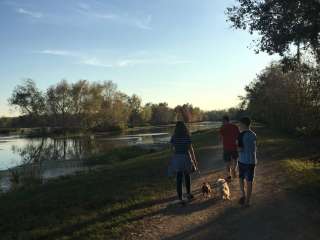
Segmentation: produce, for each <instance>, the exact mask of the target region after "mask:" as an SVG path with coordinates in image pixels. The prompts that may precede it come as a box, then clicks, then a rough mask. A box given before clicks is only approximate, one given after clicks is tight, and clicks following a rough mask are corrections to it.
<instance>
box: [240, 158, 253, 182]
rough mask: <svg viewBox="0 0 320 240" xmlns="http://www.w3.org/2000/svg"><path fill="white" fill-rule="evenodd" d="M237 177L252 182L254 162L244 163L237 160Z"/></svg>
mask: <svg viewBox="0 0 320 240" xmlns="http://www.w3.org/2000/svg"><path fill="white" fill-rule="evenodd" d="M238 167H239V178H242V179H246V180H247V181H248V182H253V178H254V168H255V167H256V165H255V164H244V163H241V162H238Z"/></svg>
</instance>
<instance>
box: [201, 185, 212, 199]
mask: <svg viewBox="0 0 320 240" xmlns="http://www.w3.org/2000/svg"><path fill="white" fill-rule="evenodd" d="M201 192H202V196H204V197H206V198H208V197H211V193H212V189H211V186H210V184H209V183H208V182H204V183H203V184H202V187H201Z"/></svg>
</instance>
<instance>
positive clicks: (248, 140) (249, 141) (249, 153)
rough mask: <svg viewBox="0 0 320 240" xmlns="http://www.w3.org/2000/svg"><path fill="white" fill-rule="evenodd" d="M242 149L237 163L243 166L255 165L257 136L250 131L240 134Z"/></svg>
mask: <svg viewBox="0 0 320 240" xmlns="http://www.w3.org/2000/svg"><path fill="white" fill-rule="evenodd" d="M240 136H241V137H242V147H241V148H240V152H239V153H240V154H239V155H240V156H239V162H241V163H244V164H257V136H256V134H255V133H254V132H253V131H251V130H248V131H245V132H243V133H242V134H240Z"/></svg>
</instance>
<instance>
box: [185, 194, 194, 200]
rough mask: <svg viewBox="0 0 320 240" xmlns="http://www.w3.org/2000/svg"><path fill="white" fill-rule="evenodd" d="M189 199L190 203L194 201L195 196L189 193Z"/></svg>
mask: <svg viewBox="0 0 320 240" xmlns="http://www.w3.org/2000/svg"><path fill="white" fill-rule="evenodd" d="M187 199H188V201H191V200H192V199H194V196H193V195H192V194H191V193H189V194H187Z"/></svg>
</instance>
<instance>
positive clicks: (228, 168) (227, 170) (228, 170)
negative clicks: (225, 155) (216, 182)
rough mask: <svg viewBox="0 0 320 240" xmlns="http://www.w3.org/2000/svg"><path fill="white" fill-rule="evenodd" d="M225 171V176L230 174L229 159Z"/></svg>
mask: <svg viewBox="0 0 320 240" xmlns="http://www.w3.org/2000/svg"><path fill="white" fill-rule="evenodd" d="M226 173H227V177H229V176H231V161H230V162H227V166H226Z"/></svg>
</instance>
